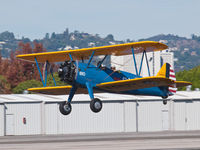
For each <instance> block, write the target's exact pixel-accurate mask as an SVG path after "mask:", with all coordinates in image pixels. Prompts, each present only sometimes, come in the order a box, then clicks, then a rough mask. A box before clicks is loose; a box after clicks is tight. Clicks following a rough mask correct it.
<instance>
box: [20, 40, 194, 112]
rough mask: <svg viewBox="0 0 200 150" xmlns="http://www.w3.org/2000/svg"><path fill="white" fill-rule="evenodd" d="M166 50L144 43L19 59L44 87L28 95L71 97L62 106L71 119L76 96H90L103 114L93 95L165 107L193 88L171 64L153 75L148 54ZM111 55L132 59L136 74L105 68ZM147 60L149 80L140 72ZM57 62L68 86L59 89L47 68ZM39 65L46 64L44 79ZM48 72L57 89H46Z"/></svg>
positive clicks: (152, 43)
mask: <svg viewBox="0 0 200 150" xmlns="http://www.w3.org/2000/svg"><path fill="white" fill-rule="evenodd" d="M167 48H168V47H167V45H165V44H162V43H159V42H153V41H144V42H134V43H126V44H117V45H110V46H101V47H93V48H83V49H75V50H66V51H55V52H45V53H33V54H23V55H18V56H17V58H19V59H23V60H26V61H31V62H35V63H36V66H37V68H38V71H39V74H40V77H41V81H42V83H43V86H44V87H39V88H29V89H28V91H31V92H36V93H43V94H53V95H59V94H60V95H63V94H67V95H69V96H68V99H67V100H66V101H64V102H61V103H60V104H59V110H60V112H61V113H62V114H63V115H68V114H70V112H71V111H72V106H71V101H72V99H73V96H74V94H75V93H76V94H80V93H88V94H89V96H90V99H91V101H90V108H91V110H92V111H93V112H95V113H97V112H100V111H101V109H102V101H101V100H100V99H99V98H95V97H94V93H98V92H111V93H119V94H131V95H147V96H160V97H162V98H163V103H164V104H166V103H167V100H166V98H167V97H168V96H170V95H173V94H174V93H175V92H176V88H177V87H181V86H186V85H190V84H191V83H190V82H185V81H176V80H175V79H174V78H175V74H174V72H173V70H171V69H170V64H168V63H165V64H164V65H163V66H162V67H161V69H160V71H159V72H158V73H157V75H156V76H151V75H150V71H149V64H148V61H147V53H148V52H155V51H162V50H165V49H167ZM138 53H141V54H142V58H141V61H140V66H139V68H137V64H136V55H135V54H138ZM100 55H103V57H102V59H101V60H99V61H98V63H97V64H96V65H94V64H92V63H91V61H92V60H93V58H94V56H100ZM109 55H115V56H122V55H133V60H134V65H133V67H135V71H136V74H132V73H129V72H125V71H119V70H118V71H116V70H112V69H111V68H109V67H106V66H103V65H102V64H103V62H104V61H105V59H106V58H107V57H108V56H109ZM145 58H146V62H147V63H146V64H147V68H148V72H149V76H148V77H142V76H141V68H142V64H143V59H145ZM86 60H87V61H86ZM54 62H63V63H61V64H60V67H59V69H58V74H59V77H60V79H61V81H63V82H65V83H66V86H56V82H55V79H54V76H53V72H52V71H48V70H49V69H48V65H49V64H50V63H54ZM39 63H44V64H45V67H44V69H43V71H44V73H43V75H42V72H41V70H40V67H39ZM50 70H51V69H50ZM48 72H50V73H51V75H52V78H53V81H54V84H55V86H54V87H47V86H46V85H47V74H48ZM170 73H171V74H170ZM170 77H172V78H170Z"/></svg>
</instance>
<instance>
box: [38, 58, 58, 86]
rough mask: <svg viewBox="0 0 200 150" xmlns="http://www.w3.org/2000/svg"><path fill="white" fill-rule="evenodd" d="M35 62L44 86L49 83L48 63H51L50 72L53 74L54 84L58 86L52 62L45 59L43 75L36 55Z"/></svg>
mask: <svg viewBox="0 0 200 150" xmlns="http://www.w3.org/2000/svg"><path fill="white" fill-rule="evenodd" d="M35 62H36V66H37V69H38V72H39V74H40V78H41V81H42V84H43V86H44V87H46V85H47V74H48V65H50V73H51V76H52V78H53V82H54V85H55V86H56V80H55V78H54V76H53V70H52V67H51V64H49V62H48V60H47V61H45V64H44V73H43V76H42V73H41V70H40V66H39V64H38V61H37V58H36V57H35Z"/></svg>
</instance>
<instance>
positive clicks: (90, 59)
mask: <svg viewBox="0 0 200 150" xmlns="http://www.w3.org/2000/svg"><path fill="white" fill-rule="evenodd" d="M94 53H95V51H92V55H91V56H90V59H89V61H88V64H87V67H86V68H88V67H89V65H90V63H91V61H92V58H93V56H94Z"/></svg>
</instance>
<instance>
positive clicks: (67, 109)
mask: <svg viewBox="0 0 200 150" xmlns="http://www.w3.org/2000/svg"><path fill="white" fill-rule="evenodd" d="M59 110H60V112H61V114H63V115H69V114H70V113H71V111H72V106H71V104H70V103H68V102H61V103H60V104H59Z"/></svg>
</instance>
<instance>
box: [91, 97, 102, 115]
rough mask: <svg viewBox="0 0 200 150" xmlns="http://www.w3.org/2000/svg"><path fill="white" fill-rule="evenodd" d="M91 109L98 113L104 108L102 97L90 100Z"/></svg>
mask: <svg viewBox="0 0 200 150" xmlns="http://www.w3.org/2000/svg"><path fill="white" fill-rule="evenodd" d="M90 109H91V110H92V111H93V112H95V113H98V112H100V111H101V109H102V102H101V100H100V99H98V98H94V99H93V100H91V102H90Z"/></svg>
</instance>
